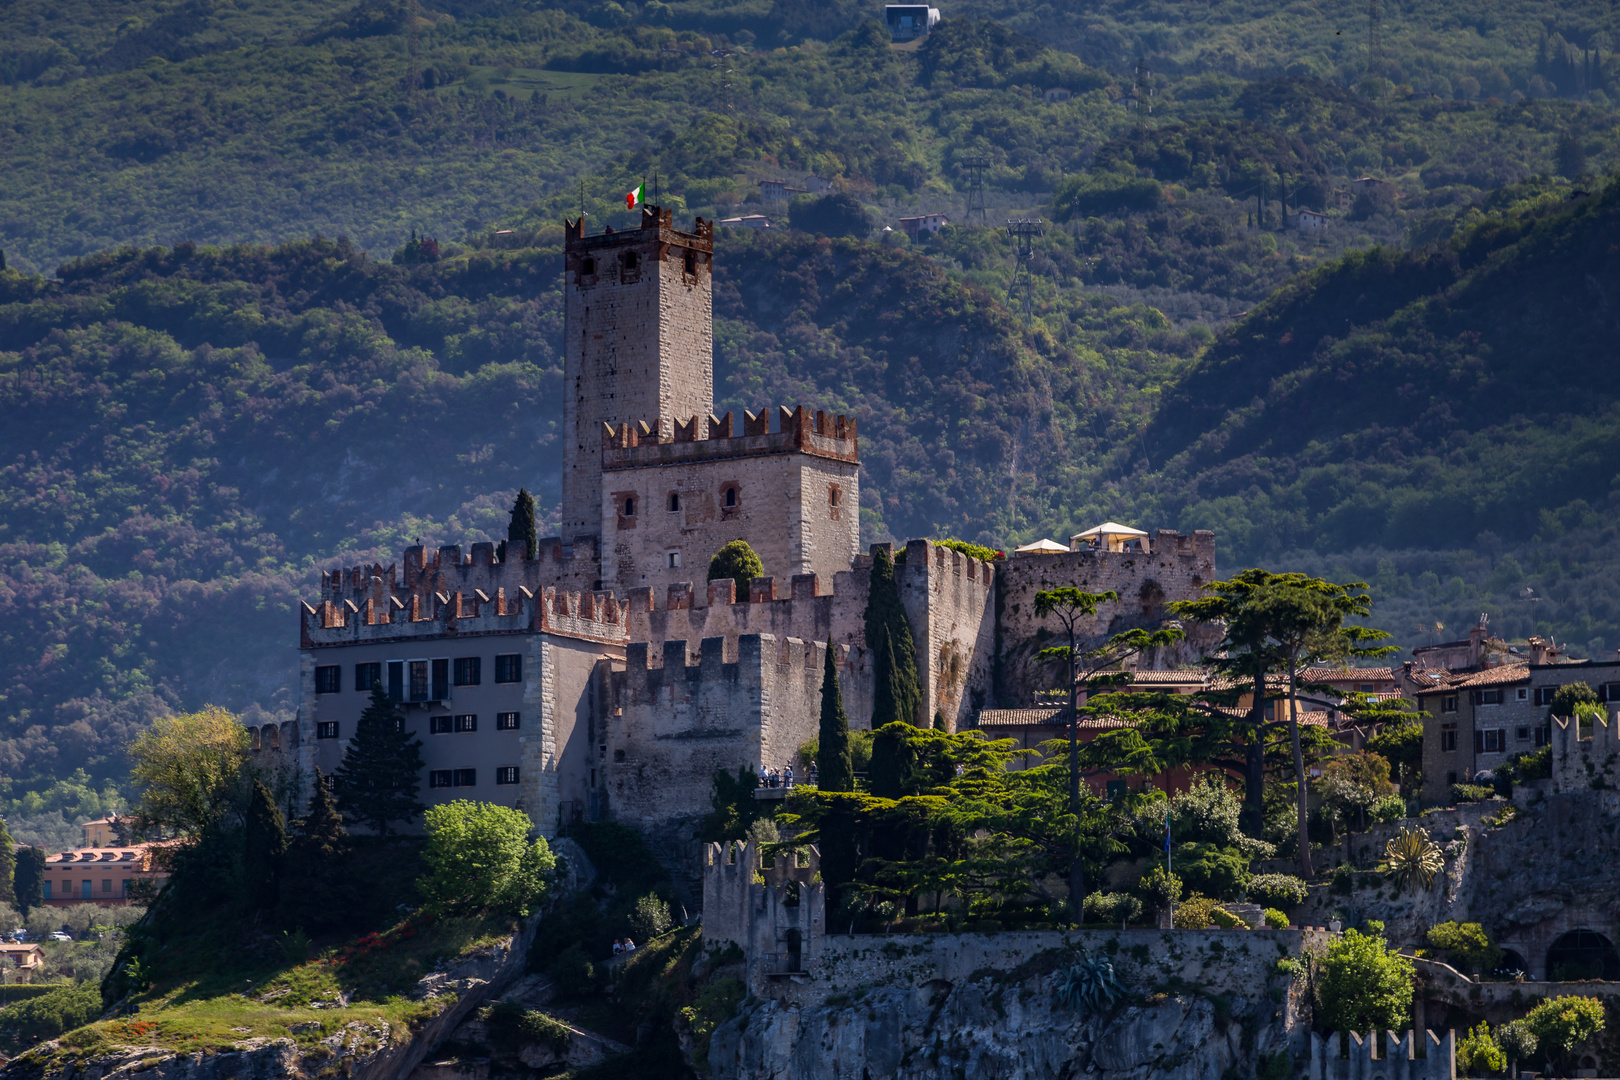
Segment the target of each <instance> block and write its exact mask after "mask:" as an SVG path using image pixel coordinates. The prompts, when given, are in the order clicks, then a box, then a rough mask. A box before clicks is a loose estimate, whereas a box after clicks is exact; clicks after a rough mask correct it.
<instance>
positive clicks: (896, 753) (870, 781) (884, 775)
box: [866, 724, 916, 799]
mask: <svg viewBox="0 0 1620 1080" xmlns="http://www.w3.org/2000/svg"><path fill="white" fill-rule="evenodd" d="M914 730H916V729H915V728H913V727H912V726H911V725H910V724H889V725H887V726H885V727H881V728H879V729H878V730H877V731H876V732H874V733H873V735H872V764H871V765H870V766H868V767H867V773H866V777H867V787H868V788H869V789H870V790H871V792H872V794H873V795H876V796H877V797H878V798H880V799H899V798H903V797H905V796H907V795H915V794H916V792H915V791H914V790H912V785H911V765H912V761H913V759H914V757H915V753H914V751H913V749H912V746H911V732H912V731H914Z"/></svg>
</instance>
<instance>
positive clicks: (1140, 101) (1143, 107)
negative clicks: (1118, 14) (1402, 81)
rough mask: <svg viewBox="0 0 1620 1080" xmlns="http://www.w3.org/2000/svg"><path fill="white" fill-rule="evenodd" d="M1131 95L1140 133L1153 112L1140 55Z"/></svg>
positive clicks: (1148, 77) (1149, 84)
mask: <svg viewBox="0 0 1620 1080" xmlns="http://www.w3.org/2000/svg"><path fill="white" fill-rule="evenodd" d="M1377 2H1378V0H1373V3H1375V4H1376V3H1377ZM1131 96H1132V97H1133V98H1135V99H1136V101H1135V103H1136V134H1137V135H1141V134H1142V133H1143V132H1144V131H1146V130H1147V118H1148V115H1149V114H1150V113H1152V112H1153V100H1152V99H1153V73H1152V72H1151V71H1149V70H1148V66H1147V60H1146V59H1145V58H1143V57H1140V56H1139V57H1137V58H1136V83H1135V85H1134V87H1133V88H1132V90H1131Z"/></svg>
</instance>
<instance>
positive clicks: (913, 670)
mask: <svg viewBox="0 0 1620 1080" xmlns="http://www.w3.org/2000/svg"><path fill="white" fill-rule="evenodd" d="M885 635H886V636H887V637H888V639H889V650H890V653H889V654H888V655H890V656H892V659H885V656H886V654H885V652H884V648H883V643H884V637H885ZM866 647H867V648H868V649H871V650H872V655H873V658H874V660H875V664H874V671H873V676H874V678H875V680H876V682H877V688H876V689H875V692H874V694H873V711H872V729H873V730H874V731H875V730H877V729H878V728H880V727H882V726H883V725H884V724H887V723H890V722H891V721H892V720H903V721H905V722H906V723H908V724H915V723H916V722H917V705H918V703H919V702H920V701H921V699H922V694H921V692H920V691H919V690H918V682H917V646H916V643H915V642H914V641H913V639H912V636H911V622H910V620H908V619H907V618H906V609H905V606H904V605H903V604H902V603H901V602H900V585H899V583H898V582H897V581H896V580H895V576H894V560H893V559H891V558H890V557H889V552H888V550H887V549H885V548H878V549H877V552H876V554H875V555H874V556H873V557H872V582H871V587H870V589H869V590H868V591H867V594H866ZM885 686H887V687H888V689H887V690H885V689H884V687H885ZM880 705H881V709H882V711H881V712H880V711H879V709H880Z"/></svg>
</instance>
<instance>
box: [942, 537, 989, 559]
mask: <svg viewBox="0 0 1620 1080" xmlns="http://www.w3.org/2000/svg"><path fill="white" fill-rule="evenodd" d="M934 543H936V544H938V545H939V546H940V547H943V548H950V549H951V550H952V551H960V552H961V553H962V554H964V555H971V556H972V557H973V558H975V559H978V560H979V561H980V562H995V561H996V556H997V555H998V554H999V552H997V551H996V550H995V549H994V548H987V547H985V546H984V545H983V544H970V543H968V542H967V541H966V540H935V541H934Z"/></svg>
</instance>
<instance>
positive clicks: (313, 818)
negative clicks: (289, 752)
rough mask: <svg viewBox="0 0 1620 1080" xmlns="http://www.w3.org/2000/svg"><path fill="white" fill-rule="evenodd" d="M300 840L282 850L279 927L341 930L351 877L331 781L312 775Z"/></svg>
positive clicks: (347, 902) (347, 835) (345, 842)
mask: <svg viewBox="0 0 1620 1080" xmlns="http://www.w3.org/2000/svg"><path fill="white" fill-rule="evenodd" d="M299 825H300V826H301V828H302V835H301V836H299V837H298V838H297V839H296V840H294V841H293V842H292V843H291V844H290V845H288V848H287V861H286V869H285V872H284V873H283V875H282V888H281V921H282V922H283V923H285V924H287V925H289V926H295V927H302V928H304V929H305V930H311V931H319V930H325V929H329V928H331V927H335V926H339V925H342V923H343V921H344V919H345V918H346V917H347V914H348V912H349V910H350V908H351V906H352V905H351V903H350V901H351V899H352V897H351V896H350V885H349V882H350V877H349V875H347V874H345V873H344V867H343V863H344V860H345V858H346V856H347V847H348V839H349V834H348V832H347V831H346V830H345V829H344V828H343V818H342V817H341V816H339V814H338V809H337V804H336V803H335V802H334V801H333V799H332V784H331V781H330V780H329V779H328V778H326V777H324V776H322V775H321V771H320V770H319V769H316V770H315V792H314V794H313V795H312V796H311V797H310V801H309V813H308V814H307V815H306V816H305V817H304V819H303V820H302V821H300V822H299Z"/></svg>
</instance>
